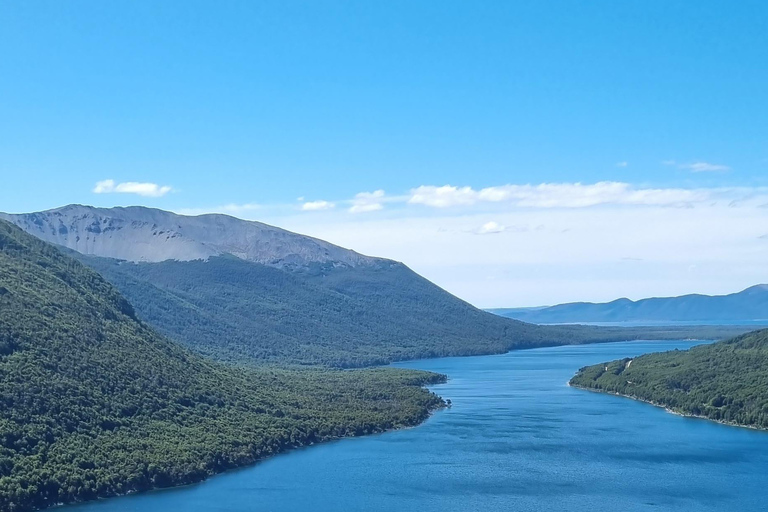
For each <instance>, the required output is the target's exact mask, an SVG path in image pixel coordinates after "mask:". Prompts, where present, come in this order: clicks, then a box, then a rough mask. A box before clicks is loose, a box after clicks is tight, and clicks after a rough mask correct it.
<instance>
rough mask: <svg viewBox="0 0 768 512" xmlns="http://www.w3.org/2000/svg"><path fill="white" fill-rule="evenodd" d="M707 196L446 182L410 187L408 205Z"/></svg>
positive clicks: (665, 201) (528, 204) (663, 202)
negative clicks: (477, 185) (477, 187)
mask: <svg viewBox="0 0 768 512" xmlns="http://www.w3.org/2000/svg"><path fill="white" fill-rule="evenodd" d="M709 198H710V193H709V191H707V190H700V189H683V188H667V189H654V188H636V187H634V186H632V185H630V184H629V183H622V182H615V181H603V182H599V183H594V184H587V185H585V184H582V183H542V184H540V185H501V186H496V187H487V188H483V189H480V190H475V189H473V188H472V187H454V186H450V185H445V186H441V187H436V186H421V187H418V188H415V189H412V190H411V196H410V198H409V199H408V202H409V203H410V204H423V205H426V206H431V207H434V208H448V207H452V206H472V205H475V204H477V203H484V202H485V203H507V204H509V205H511V206H514V207H518V208H585V207H589V206H597V205H609V204H614V205H636V206H686V205H688V204H690V203H693V202H699V201H703V200H707V199H709Z"/></svg>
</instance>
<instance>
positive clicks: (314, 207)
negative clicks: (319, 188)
mask: <svg viewBox="0 0 768 512" xmlns="http://www.w3.org/2000/svg"><path fill="white" fill-rule="evenodd" d="M334 207H336V205H335V204H334V203H331V202H329V201H308V202H306V203H304V204H303V205H301V209H302V210H304V211H305V212H314V211H319V210H330V209H331V208H334Z"/></svg>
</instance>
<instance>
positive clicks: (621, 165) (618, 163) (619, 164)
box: [616, 162, 629, 167]
mask: <svg viewBox="0 0 768 512" xmlns="http://www.w3.org/2000/svg"><path fill="white" fill-rule="evenodd" d="M628 165H629V162H616V167H626V166H628Z"/></svg>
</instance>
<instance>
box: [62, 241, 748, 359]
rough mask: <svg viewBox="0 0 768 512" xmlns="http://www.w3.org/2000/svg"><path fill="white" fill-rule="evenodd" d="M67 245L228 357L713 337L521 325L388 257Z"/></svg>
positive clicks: (149, 311) (135, 299)
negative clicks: (285, 259)
mask: <svg viewBox="0 0 768 512" xmlns="http://www.w3.org/2000/svg"><path fill="white" fill-rule="evenodd" d="M72 254H73V256H75V257H76V258H78V259H80V260H81V261H82V262H84V263H85V264H87V265H89V266H91V267H92V268H94V269H95V270H97V271H98V272H99V273H101V274H102V275H103V276H104V277H105V278H106V279H107V280H109V281H110V282H111V283H112V284H114V285H115V286H116V287H117V288H118V289H119V290H120V291H121V292H122V293H123V294H124V295H125V296H126V297H128V299H129V300H130V301H131V303H132V304H133V305H134V306H135V307H136V309H137V312H138V314H139V316H140V317H141V318H142V319H144V320H145V321H147V322H148V323H150V324H152V325H153V326H154V327H155V328H156V329H158V330H159V331H160V332H162V333H163V334H165V335H167V336H169V337H171V338H173V339H175V340H176V341H178V342H179V343H182V344H185V345H186V346H188V347H190V348H192V349H194V350H195V351H197V352H199V353H201V354H204V355H206V356H209V357H213V358H215V359H220V360H224V361H230V362H233V361H234V362H238V363H244V362H246V363H247V362H250V363H265V362H267V363H270V362H272V363H286V362H287V363H292V364H315V365H316V364H322V365H327V366H336V367H360V366H369V365H376V364H386V363H389V362H392V361H398V360H405V359H418V358H426V357H439V356H458V355H478V354H493V353H502V352H507V351H509V350H511V349H515V348H532V347H539V346H549V345H562V344H570V343H586V342H595V341H618V340H627V339H636V338H652V339H659V338H669V337H673V338H679V337H688V336H689V335H691V334H694V335H695V334H707V335H710V334H713V335H719V334H720V332H713V329H710V328H706V331H704V332H702V330H701V329H699V328H684V329H672V330H671V331H670V329H666V328H642V329H620V328H596V327H586V326H546V327H545V326H537V325H532V324H526V323H523V322H519V321H515V320H509V319H506V318H501V317H498V316H496V315H492V314H490V313H487V312H484V311H481V310H479V309H477V308H475V307H473V306H471V305H470V304H467V303H466V302H464V301H462V300H460V299H458V298H456V297H454V296H453V295H451V294H449V293H447V292H445V291H444V290H442V289H440V288H439V287H437V286H435V285H434V284H432V283H431V282H429V281H427V280H426V279H424V278H422V277H421V276H419V275H418V274H416V273H414V272H413V271H411V270H410V269H409V268H408V267H406V266H405V265H403V264H400V263H395V262H386V261H385V262H383V263H382V264H381V265H379V266H375V267H367V268H366V267H362V268H349V267H333V266H320V265H317V266H313V267H309V268H306V269H304V270H303V271H301V272H299V271H287V270H281V269H278V268H274V267H269V266H264V265H260V264H257V263H251V262H247V261H243V260H241V259H238V258H235V257H234V256H228V257H215V258H210V260H209V261H187V262H178V261H165V262H162V263H139V264H136V263H128V262H121V261H118V260H112V259H105V258H97V257H92V256H83V255H81V254H77V253H72ZM735 332H744V330H737V331H735ZM732 333H734V330H730V331H729V333H728V334H732Z"/></svg>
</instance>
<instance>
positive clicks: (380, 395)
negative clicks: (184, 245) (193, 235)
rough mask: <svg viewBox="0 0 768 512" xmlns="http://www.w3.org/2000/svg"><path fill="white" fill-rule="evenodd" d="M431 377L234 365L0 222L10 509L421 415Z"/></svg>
mask: <svg viewBox="0 0 768 512" xmlns="http://www.w3.org/2000/svg"><path fill="white" fill-rule="evenodd" d="M442 378H443V377H442V376H439V375H435V374H430V373H426V372H412V371H400V370H393V369H379V370H367V371H330V370H326V371H323V370H312V371H309V370H304V371H289V370H277V369H268V368H264V369H261V370H245V369H238V368H232V367H226V366H222V365H220V364H217V363H213V362H209V361H208V360H206V359H204V358H202V357H200V356H198V355H195V354H193V353H191V352H189V351H187V349H185V348H182V347H181V346H179V345H177V344H175V343H173V342H170V341H168V340H166V339H165V338H163V337H162V336H160V335H158V334H156V333H155V332H154V331H153V330H152V329H151V328H149V327H148V326H146V325H145V324H143V323H141V322H140V321H138V320H137V319H136V315H135V313H134V311H133V308H132V307H131V305H130V304H129V303H128V302H127V301H126V300H125V299H124V298H123V297H122V296H121V295H120V294H119V293H118V292H117V291H116V290H115V289H114V288H113V287H112V286H111V285H109V284H108V283H107V282H106V281H105V280H104V279H103V278H101V277H100V276H99V275H98V274H96V273H95V272H93V271H92V270H91V269H89V268H87V267H84V266H83V265H81V264H80V263H78V262H77V261H75V260H73V259H71V258H69V257H67V256H64V255H63V254H61V253H60V252H59V251H58V250H57V249H55V248H53V247H52V246H49V245H47V244H45V243H44V242H41V241H39V240H37V239H35V238H33V237H31V236H29V235H27V234H25V233H23V232H22V231H21V230H19V229H18V228H16V227H13V226H11V225H10V224H7V223H5V222H3V221H0V510H3V511H9V512H18V511H24V510H32V509H35V508H42V507H46V506H49V505H52V504H55V503H60V502H72V501H78V500H87V499H93V498H96V497H103V496H111V495H115V494H119V493H125V492H128V491H132V490H144V489H149V488H152V487H164V486H170V485H177V484H182V483H188V482H193V481H197V480H200V479H203V478H205V477H206V476H208V475H210V474H213V473H216V472H219V471H222V470H225V469H227V468H231V467H235V466H239V465H243V464H247V463H250V462H253V461H256V460H258V459H261V458H263V457H266V456H269V455H271V454H274V453H276V452H279V451H281V450H285V449H288V448H291V447H295V446H299V445H304V444H308V443H312V442H317V441H322V440H324V439H329V438H335V437H340V436H346V435H361V434H366V433H371V432H378V431H382V430H385V429H391V428H396V427H400V426H406V425H413V424H416V423H418V422H420V421H422V420H423V419H425V418H426V417H427V415H428V414H429V411H430V410H432V409H434V408H436V407H439V406H441V405H442V401H441V400H440V399H439V398H438V397H436V396H435V395H434V394H432V393H430V392H428V391H427V390H425V389H423V388H421V387H420V386H421V385H424V384H426V383H434V382H438V381H440V380H441V379H442Z"/></svg>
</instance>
